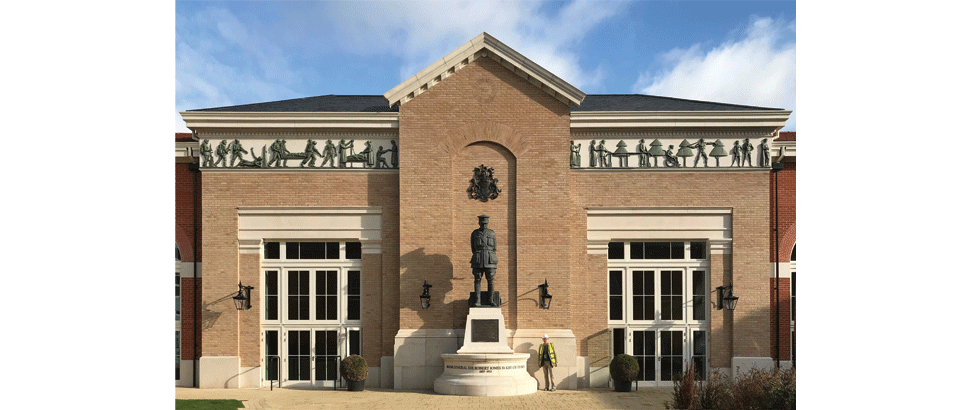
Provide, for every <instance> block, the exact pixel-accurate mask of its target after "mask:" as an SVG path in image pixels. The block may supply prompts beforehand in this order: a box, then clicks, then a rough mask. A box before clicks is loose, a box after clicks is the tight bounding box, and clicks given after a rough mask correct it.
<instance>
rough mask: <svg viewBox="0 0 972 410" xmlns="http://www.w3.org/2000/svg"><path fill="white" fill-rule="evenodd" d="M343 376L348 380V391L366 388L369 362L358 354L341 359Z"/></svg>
mask: <svg viewBox="0 0 972 410" xmlns="http://www.w3.org/2000/svg"><path fill="white" fill-rule="evenodd" d="M341 377H343V378H344V380H346V381H347V382H348V391H362V390H364V385H365V380H367V379H368V362H367V361H365V359H364V358H363V357H361V356H358V355H356V354H353V355H351V356H348V357H345V358H344V360H342V361H341Z"/></svg>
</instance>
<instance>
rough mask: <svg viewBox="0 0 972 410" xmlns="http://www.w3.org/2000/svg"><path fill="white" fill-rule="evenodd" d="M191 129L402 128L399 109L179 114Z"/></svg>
mask: <svg viewBox="0 0 972 410" xmlns="http://www.w3.org/2000/svg"><path fill="white" fill-rule="evenodd" d="M179 114H180V115H182V119H183V120H184V121H185V122H186V128H189V129H191V130H196V131H199V130H210V131H214V130H219V129H241V128H243V129H282V130H302V129H337V128H345V129H346V128H353V129H369V130H374V129H396V130H397V129H398V113H397V112H225V111H183V112H180V113H179Z"/></svg>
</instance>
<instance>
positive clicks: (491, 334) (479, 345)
mask: <svg viewBox="0 0 972 410" xmlns="http://www.w3.org/2000/svg"><path fill="white" fill-rule="evenodd" d="M464 333H465V334H464V335H463V340H462V348H461V349H459V351H458V352H456V353H459V354H485V353H513V349H511V348H510V345H509V344H507V343H508V342H507V341H506V323H505V320H504V319H503V311H502V310H501V309H500V308H498V307H478V308H470V309H469V315H468V316H466V331H465V332H464Z"/></svg>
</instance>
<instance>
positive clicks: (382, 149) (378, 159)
mask: <svg viewBox="0 0 972 410" xmlns="http://www.w3.org/2000/svg"><path fill="white" fill-rule="evenodd" d="M386 152H391V150H390V149H385V147H383V146H381V145H379V146H378V153H377V154H375V166H376V167H378V168H389V166H388V162H386V161H385V159H384V158H382V157H381V156H382V155H385V153H386Z"/></svg>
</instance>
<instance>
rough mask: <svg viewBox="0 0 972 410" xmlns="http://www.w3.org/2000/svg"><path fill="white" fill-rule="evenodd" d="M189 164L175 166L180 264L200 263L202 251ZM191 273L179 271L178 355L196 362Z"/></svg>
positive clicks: (179, 137)
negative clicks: (195, 241) (195, 242)
mask: <svg viewBox="0 0 972 410" xmlns="http://www.w3.org/2000/svg"><path fill="white" fill-rule="evenodd" d="M191 135H192V134H189V133H176V135H175V140H176V141H191V140H192V138H191ZM190 165H191V164H190V163H188V162H176V163H175V243H176V245H178V247H179V253H180V256H181V257H182V261H183V262H199V261H201V260H202V252H201V250H200V251H199V252H196V253H194V252H193V233H196V232H199V230H196V229H194V221H193V178H195V177H196V173H194V172H193V171H190V170H189V166H190ZM201 188H202V187H201V186H200V185H199V184H197V185H196V191H195V194H196V196H197V197H200V196H199V195H200V192H201ZM199 204H200V202H197V203H196V208H195V209H196V214H197V215H198V216H199V217H200V218H201V216H202V212H201V207H200V206H199ZM192 274H193V272H192V271H188V272H181V280H180V282H181V289H180V290H181V292H182V299H181V303H182V308H181V319H182V329H181V331H180V339H181V341H180V344H181V356H182V358H183V360H190V359H198V357H199V354H198V352H197V351H196V349H195V339H196V332H197V331H198V326H197V321H196V316H195V308H196V306H195V300H196V299H195V298H196V294H197V290H198V289H197V287H198V286H199V283H200V282H199V280H198V279H194V278H193V277H192Z"/></svg>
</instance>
